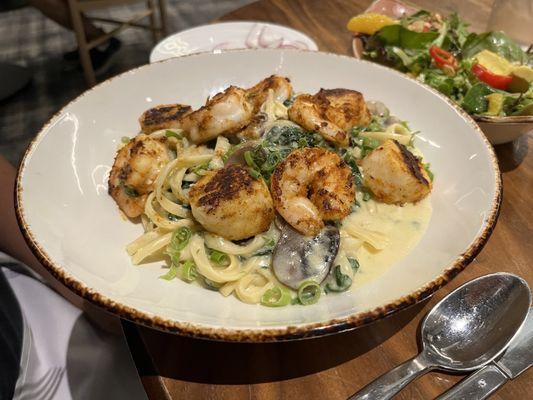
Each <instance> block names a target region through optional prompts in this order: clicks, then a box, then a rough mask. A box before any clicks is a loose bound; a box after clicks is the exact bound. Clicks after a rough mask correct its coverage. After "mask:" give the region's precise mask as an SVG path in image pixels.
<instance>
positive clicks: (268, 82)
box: [246, 75, 292, 114]
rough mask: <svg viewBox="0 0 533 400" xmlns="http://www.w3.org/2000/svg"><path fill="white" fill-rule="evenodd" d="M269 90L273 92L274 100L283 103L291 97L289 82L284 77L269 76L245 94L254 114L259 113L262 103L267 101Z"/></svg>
mask: <svg viewBox="0 0 533 400" xmlns="http://www.w3.org/2000/svg"><path fill="white" fill-rule="evenodd" d="M269 90H272V91H273V93H274V100H276V101H279V102H280V103H283V102H284V101H285V100H287V99H289V98H290V97H291V95H292V85H291V81H290V80H289V78H286V77H284V76H277V75H271V76H269V77H268V78H266V79H263V80H262V81H261V82H259V83H258V84H257V85H255V86H253V87H251V88H250V89H248V90H247V91H246V92H247V95H248V99H249V101H250V102H251V103H252V104H253V106H254V114H255V113H257V112H258V111H259V109H260V108H261V106H262V105H263V103H264V102H265V101H266V100H267V97H268V91H269Z"/></svg>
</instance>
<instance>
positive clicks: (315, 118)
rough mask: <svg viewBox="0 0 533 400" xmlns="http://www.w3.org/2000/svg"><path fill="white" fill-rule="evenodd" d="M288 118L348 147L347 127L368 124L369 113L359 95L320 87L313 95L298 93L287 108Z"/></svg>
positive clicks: (354, 92)
mask: <svg viewBox="0 0 533 400" xmlns="http://www.w3.org/2000/svg"><path fill="white" fill-rule="evenodd" d="M288 113H289V119H290V120H291V121H293V122H296V123H297V124H299V125H301V126H303V127H304V128H305V129H307V130H309V131H317V132H319V133H320V134H321V135H322V136H323V137H324V139H326V140H328V141H329V142H332V143H334V144H336V145H338V146H341V147H346V146H348V130H350V129H351V128H353V127H354V126H358V125H368V123H369V122H370V118H371V117H370V112H369V111H368V108H367V106H366V103H365V100H364V98H363V95H362V94H361V93H359V92H356V91H355V90H348V89H328V90H326V89H320V91H319V92H318V93H317V94H315V95H309V94H302V95H300V96H298V97H296V99H295V100H294V103H293V104H292V106H291V107H290V108H289V111H288Z"/></svg>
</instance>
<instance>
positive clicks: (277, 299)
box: [261, 286, 292, 307]
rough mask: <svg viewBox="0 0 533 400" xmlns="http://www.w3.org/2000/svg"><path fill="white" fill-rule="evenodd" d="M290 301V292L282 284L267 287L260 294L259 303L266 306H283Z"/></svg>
mask: <svg viewBox="0 0 533 400" xmlns="http://www.w3.org/2000/svg"><path fill="white" fill-rule="evenodd" d="M291 301H292V296H291V292H290V291H289V289H287V288H285V287H282V286H275V287H273V288H272V289H268V290H267V291H266V292H265V293H264V294H263V296H261V304H262V305H264V306H267V307H283V306H286V305H288V304H290V302H291Z"/></svg>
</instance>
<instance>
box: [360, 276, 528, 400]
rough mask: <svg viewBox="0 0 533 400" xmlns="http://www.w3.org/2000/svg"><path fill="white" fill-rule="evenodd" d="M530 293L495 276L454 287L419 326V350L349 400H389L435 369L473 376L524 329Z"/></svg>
mask: <svg viewBox="0 0 533 400" xmlns="http://www.w3.org/2000/svg"><path fill="white" fill-rule="evenodd" d="M530 304H531V292H530V290H529V287H528V285H527V283H526V281H524V280H523V279H522V278H519V277H518V276H516V275H512V274H508V273H504V272H499V273H496V274H490V275H485V276H482V277H479V278H476V279H474V280H471V281H470V282H467V283H465V284H464V285H462V286H460V287H458V288H457V289H455V290H454V291H453V292H451V293H450V294H448V295H447V296H446V297H444V298H443V299H442V300H441V301H439V302H438V303H437V304H436V305H435V307H433V309H432V310H431V311H430V312H429V313H428V314H427V315H426V317H425V318H424V320H423V321H422V325H421V327H422V328H421V336H422V351H421V352H420V354H418V355H417V356H416V357H415V358H412V359H411V360H408V361H406V362H404V363H403V364H401V365H399V366H397V367H396V368H394V369H393V370H391V371H389V372H387V373H386V374H384V375H382V376H380V377H379V378H377V379H376V380H375V381H373V382H371V383H370V384H369V385H367V386H365V387H364V388H363V389H362V390H361V391H359V392H357V393H356V394H354V395H353V396H352V397H350V399H351V400H385V399H390V398H391V397H392V396H394V395H395V394H396V393H398V392H399V391H400V390H401V389H403V388H404V387H405V386H406V385H407V384H408V383H410V382H411V381H413V380H414V379H416V378H418V377H419V376H421V375H423V374H425V373H426V372H429V371H431V370H433V369H445V370H452V371H472V370H475V369H478V368H481V367H482V366H484V365H485V364H487V363H489V362H491V361H492V360H493V359H494V358H496V357H498V355H500V354H501V353H502V352H503V351H504V350H505V348H506V347H507V345H508V344H509V342H510V341H511V339H512V338H513V337H514V335H515V334H516V332H517V331H518V330H519V329H520V327H521V326H522V324H523V322H524V320H525V318H526V316H527V312H528V310H529V307H530Z"/></svg>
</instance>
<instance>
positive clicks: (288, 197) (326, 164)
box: [271, 148, 355, 236]
mask: <svg viewBox="0 0 533 400" xmlns="http://www.w3.org/2000/svg"><path fill="white" fill-rule="evenodd" d="M271 192H272V199H273V200H274V206H275V207H276V210H277V211H278V212H279V213H280V214H281V216H282V217H283V218H284V219H285V220H286V221H287V222H288V223H289V224H290V225H292V227H293V228H294V229H296V230H297V231H299V232H300V233H302V234H304V235H307V236H316V235H317V234H318V233H319V232H320V230H321V229H322V228H323V227H324V221H331V220H340V219H342V218H344V217H346V216H347V215H348V214H349V213H350V207H351V205H352V203H353V202H354V199H355V186H354V182H353V176H352V171H351V169H350V167H349V166H348V165H346V163H345V162H344V161H343V160H342V159H341V158H340V157H339V156H338V155H337V154H335V153H333V152H331V151H328V150H324V149H321V148H303V149H298V150H294V151H292V152H291V153H290V154H289V156H288V157H287V158H286V159H285V160H284V161H283V162H281V163H280V164H279V165H278V166H277V167H276V170H275V171H274V174H273V175H272V178H271Z"/></svg>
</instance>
